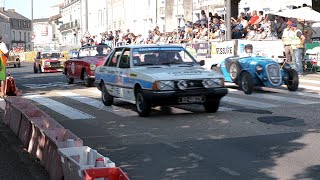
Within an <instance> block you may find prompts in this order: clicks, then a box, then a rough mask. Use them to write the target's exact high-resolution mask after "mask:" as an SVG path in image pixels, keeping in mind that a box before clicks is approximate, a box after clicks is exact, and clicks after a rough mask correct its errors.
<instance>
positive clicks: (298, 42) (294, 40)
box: [291, 29, 303, 49]
mask: <svg viewBox="0 0 320 180" xmlns="http://www.w3.org/2000/svg"><path fill="white" fill-rule="evenodd" d="M298 32H300V33H301V34H302V32H301V31H300V30H299V29H297V30H296V31H294V34H293V37H292V41H291V43H292V44H291V47H292V49H298V48H303V44H302V41H301V39H300V38H299V37H298V36H297V33H298Z"/></svg>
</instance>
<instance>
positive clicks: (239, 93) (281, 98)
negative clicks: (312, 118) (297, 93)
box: [229, 89, 320, 104]
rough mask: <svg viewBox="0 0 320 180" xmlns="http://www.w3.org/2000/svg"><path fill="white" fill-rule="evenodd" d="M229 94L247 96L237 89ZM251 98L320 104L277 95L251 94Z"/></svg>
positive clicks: (231, 90)
mask: <svg viewBox="0 0 320 180" xmlns="http://www.w3.org/2000/svg"><path fill="white" fill-rule="evenodd" d="M229 93H231V94H237V95H244V96H247V95H245V94H244V93H243V92H241V91H238V90H235V89H230V90H229ZM250 96H251V97H256V98H264V99H271V100H276V101H284V102H289V103H295V104H317V103H320V102H316V101H309V100H302V99H297V98H289V97H282V96H275V95H270V94H262V93H259V94H250Z"/></svg>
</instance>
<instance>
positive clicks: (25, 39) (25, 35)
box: [24, 32, 27, 41]
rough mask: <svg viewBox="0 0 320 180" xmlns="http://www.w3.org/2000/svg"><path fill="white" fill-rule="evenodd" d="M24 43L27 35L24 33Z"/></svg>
mask: <svg viewBox="0 0 320 180" xmlns="http://www.w3.org/2000/svg"><path fill="white" fill-rule="evenodd" d="M24 41H27V33H26V32H24Z"/></svg>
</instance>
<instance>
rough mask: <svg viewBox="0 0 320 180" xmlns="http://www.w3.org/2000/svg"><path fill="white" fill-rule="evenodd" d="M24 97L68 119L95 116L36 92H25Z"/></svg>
mask: <svg viewBox="0 0 320 180" xmlns="http://www.w3.org/2000/svg"><path fill="white" fill-rule="evenodd" d="M24 97H25V98H27V99H31V100H33V101H35V102H37V103H39V104H41V105H43V106H46V107H47V108H49V109H51V110H53V111H55V112H57V113H59V114H62V115H64V116H66V117H68V118H70V119H92V118H95V117H94V116H91V115H90V114H87V113H84V112H82V111H80V110H77V109H75V108H72V107H70V106H67V105H65V104H62V103H60V102H58V101H55V100H52V99H50V98H48V97H45V96H42V95H37V94H25V95H24Z"/></svg>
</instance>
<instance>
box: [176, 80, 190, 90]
mask: <svg viewBox="0 0 320 180" xmlns="http://www.w3.org/2000/svg"><path fill="white" fill-rule="evenodd" d="M177 86H178V88H179V89H181V90H185V89H187V88H188V83H187V81H185V80H180V81H179V82H178V83H177Z"/></svg>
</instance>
